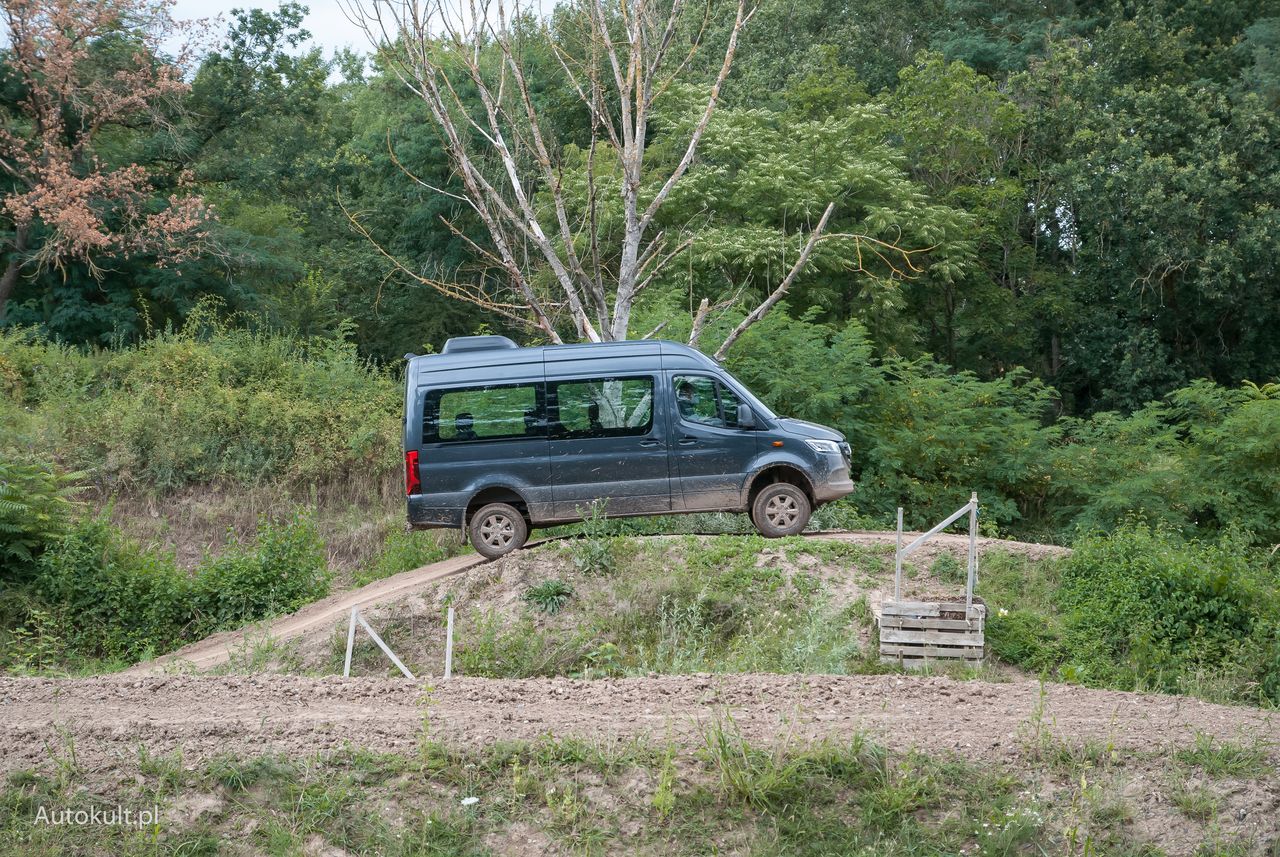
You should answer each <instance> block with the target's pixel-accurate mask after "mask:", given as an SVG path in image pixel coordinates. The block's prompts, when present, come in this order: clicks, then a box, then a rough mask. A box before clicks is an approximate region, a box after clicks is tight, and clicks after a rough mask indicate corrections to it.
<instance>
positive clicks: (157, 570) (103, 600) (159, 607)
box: [34, 517, 196, 660]
mask: <svg viewBox="0 0 1280 857" xmlns="http://www.w3.org/2000/svg"><path fill="white" fill-rule="evenodd" d="M34 589H35V592H36V594H37V596H38V597H39V598H40V599H41V600H43V601H44V602H45V603H46V604H49V605H51V606H52V607H53V608H54V609H55V610H56V611H57V612H58V613H59V614H60V615H61V616H63V617H64V619H65V625H64V627H63V628H62V629H61V631H62V635H63V637H64V639H65V641H66V645H67V649H68V651H69V652H71V653H74V654H77V655H80V656H82V657H88V658H107V659H122V660H136V659H138V658H140V657H142V656H144V655H146V654H148V653H155V652H160V651H163V650H165V649H168V648H172V647H173V646H174V645H175V644H176V643H177V641H178V640H179V639H181V638H182V637H183V633H184V630H185V629H186V628H187V627H188V626H190V625H192V624H193V623H195V622H196V617H194V616H193V615H192V611H191V609H190V607H191V604H192V585H191V580H190V578H188V577H187V575H186V574H184V573H183V572H182V571H181V570H180V569H179V568H178V567H177V566H176V564H175V563H174V561H173V558H172V557H168V556H164V555H161V554H157V553H149V552H146V551H143V550H142V549H141V548H140V547H138V545H136V544H134V543H132V542H128V541H126V540H124V539H122V538H121V537H120V536H119V535H118V534H116V533H115V532H114V531H113V529H112V527H111V525H110V523H109V522H108V521H107V519H106V518H105V517H98V518H91V519H89V520H86V521H83V522H81V523H80V524H78V525H77V526H76V527H75V529H74V530H73V531H72V532H71V533H70V534H69V535H68V536H67V537H66V538H65V539H63V540H62V541H61V542H60V543H59V544H57V545H56V546H54V547H52V548H50V549H49V550H48V551H46V552H45V554H44V555H43V556H42V557H41V558H40V563H39V568H38V571H37V574H36V578H35V581H34Z"/></svg>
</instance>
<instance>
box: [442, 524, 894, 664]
mask: <svg viewBox="0 0 1280 857" xmlns="http://www.w3.org/2000/svg"><path fill="white" fill-rule="evenodd" d="M613 538H615V539H617V540H618V541H619V551H618V565H617V567H616V569H615V570H614V571H613V572H612V573H610V574H607V575H604V576H601V575H598V574H596V573H594V572H587V571H580V572H574V571H572V570H571V568H568V567H566V568H564V569H563V571H562V572H561V576H559V577H556V578H550V579H547V580H543V581H540V582H538V583H535V584H533V585H532V586H531V587H530V588H529V590H528V591H527V592H526V593H525V600H526V601H527V602H528V603H529V604H530V605H531V606H534V607H535V608H536V609H537V610H539V611H542V612H543V613H544V614H545V616H546V618H545V619H542V620H540V621H535V620H534V617H533V616H531V615H515V616H512V615H510V614H507V613H504V612H501V611H500V610H490V609H485V608H480V607H472V608H467V607H466V605H465V604H464V605H461V609H460V611H459V625H458V627H459V629H460V630H461V633H459V634H458V637H457V643H456V650H455V658H456V661H455V663H456V666H457V667H458V668H459V670H460V671H461V673H462V674H464V675H479V676H489V677H495V678H496V677H501V678H523V677H530V676H546V675H577V676H585V677H600V676H621V675H644V674H647V673H661V674H687V673H693V672H773V673H806V672H807V673H834V674H851V673H860V672H883V671H885V668H883V667H881V665H880V664H879V662H878V658H877V657H876V656H875V652H874V650H873V649H872V648H870V647H868V646H865V645H864V644H863V641H862V637H863V636H864V635H865V634H866V633H867V632H868V629H869V627H870V625H871V621H872V620H871V616H870V612H869V610H868V609H867V604H866V601H865V599H858V598H853V597H852V596H851V595H844V596H843V597H842V599H837V598H836V597H835V595H834V594H833V592H832V590H831V586H830V585H829V584H828V583H826V582H824V581H823V580H821V579H819V578H818V577H816V576H815V575H813V574H811V573H809V572H807V571H804V570H802V569H801V568H799V567H797V566H796V562H797V561H798V560H801V559H803V557H804V553H805V551H808V550H813V551H820V552H822V553H823V554H824V556H823V557H821V558H817V557H815V558H814V559H815V560H816V561H818V562H823V563H830V567H831V568H832V570H833V572H834V573H835V574H836V575H847V576H849V577H851V578H852V577H854V576H855V575H857V574H859V570H858V569H859V565H860V564H861V563H863V562H864V561H865V560H866V557H867V554H866V553H865V551H864V550H863V549H861V548H858V549H855V550H848V548H849V547H850V546H837V547H834V548H833V547H832V546H830V545H828V544H827V543H824V542H806V541H800V540H796V541H790V540H782V541H779V542H766V540H764V539H762V538H760V537H758V536H720V537H716V538H702V537H696V536H681V537H676V538H675V539H672V540H662V541H647V542H646V541H640V540H636V539H633V538H631V537H625V536H621V537H613ZM574 544H576V543H571V544H569V545H558V546H556V547H554V548H552V549H551V550H555V551H559V552H560V553H561V554H562V555H567V554H568V553H569V552H571V551H572V550H573V545H574ZM855 547H856V546H855ZM566 558H567V556H566ZM569 565H570V563H568V562H566V566H569ZM566 572H567V573H566ZM837 579H838V577H837Z"/></svg>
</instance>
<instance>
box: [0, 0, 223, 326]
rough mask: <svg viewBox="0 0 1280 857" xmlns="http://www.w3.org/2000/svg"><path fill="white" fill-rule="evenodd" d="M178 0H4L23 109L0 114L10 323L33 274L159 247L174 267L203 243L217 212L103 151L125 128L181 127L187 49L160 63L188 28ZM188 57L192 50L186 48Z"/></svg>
mask: <svg viewBox="0 0 1280 857" xmlns="http://www.w3.org/2000/svg"><path fill="white" fill-rule="evenodd" d="M170 7H171V0H159V2H157V0H4V2H3V4H0V16H3V20H4V25H5V28H6V32H7V36H8V46H7V48H6V49H5V50H4V51H3V53H0V68H2V69H3V71H4V72H5V73H6V74H7V75H8V76H9V77H10V79H11V81H12V83H14V84H16V86H17V88H18V90H19V92H20V95H19V97H18V100H17V102H16V106H15V107H14V108H13V109H11V110H10V111H8V112H7V115H5V114H0V169H2V170H3V173H4V176H3V178H4V187H5V190H4V197H3V199H2V200H0V223H2V222H3V221H5V220H7V221H9V224H8V225H9V226H10V228H9V229H7V230H6V232H7V233H8V234H7V240H6V242H5V246H4V247H3V258H4V262H3V265H4V267H3V274H0V320H3V318H4V313H5V308H6V305H7V303H8V301H9V298H10V297H11V296H12V294H13V291H14V289H15V287H16V286H17V284H18V280H19V277H20V276H22V275H23V273H24V272H29V273H37V272H40V271H42V270H45V269H49V268H53V269H55V270H65V267H66V265H68V264H69V263H73V262H78V263H83V264H85V265H86V266H87V267H88V268H89V270H90V272H91V273H93V274H94V275H95V276H100V275H101V272H102V268H101V265H102V263H103V261H104V260H106V259H110V258H112V257H117V258H119V257H125V256H130V255H135V254H143V253H148V254H150V253H154V254H156V256H157V261H158V263H159V264H162V265H163V264H172V263H175V262H178V261H181V260H182V259H185V258H187V257H189V256H191V255H193V254H195V253H196V252H198V250H199V248H200V247H201V244H202V238H203V227H204V225H205V224H206V222H207V221H208V219H209V217H210V216H211V215H210V212H209V209H208V208H207V206H206V205H205V204H204V202H203V201H202V200H201V199H200V198H199V197H198V196H196V195H193V194H190V193H187V192H186V189H185V188H184V187H183V186H182V185H184V184H185V183H186V181H187V179H186V177H185V176H182V177H180V179H179V182H178V185H179V186H178V187H177V188H175V189H174V191H175V192H173V193H171V194H169V195H168V198H167V199H157V193H156V186H155V181H154V179H155V176H154V175H153V174H152V171H151V170H149V169H148V168H147V167H145V166H142V165H140V164H138V163H133V162H127V163H120V162H118V161H119V158H112V157H110V156H108V155H106V154H104V152H103V151H100V148H102V149H106V148H109V147H106V146H104V147H100V146H99V143H100V141H103V140H105V139H111V140H112V143H114V144H115V146H117V147H118V145H119V137H120V135H121V134H127V133H130V132H137V131H143V130H147V131H156V130H160V131H164V130H170V129H171V123H172V117H173V116H174V115H175V112H176V110H177V108H178V101H179V99H180V98H181V96H182V95H183V94H184V93H185V92H186V91H187V89H188V84H187V83H186V81H185V80H184V79H183V76H182V64H183V62H184V60H185V57H184V56H181V55H180V57H179V59H178V60H177V61H176V62H165V61H162V60H161V59H160V57H161V45H162V43H163V42H165V41H166V40H167V39H169V38H171V37H172V36H174V34H175V33H178V32H179V31H181V30H182V29H184V25H182V24H179V23H177V22H175V21H174V20H173V18H172V16H171V15H170ZM183 53H185V51H184V52H183Z"/></svg>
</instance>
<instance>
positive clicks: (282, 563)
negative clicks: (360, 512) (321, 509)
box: [193, 514, 329, 628]
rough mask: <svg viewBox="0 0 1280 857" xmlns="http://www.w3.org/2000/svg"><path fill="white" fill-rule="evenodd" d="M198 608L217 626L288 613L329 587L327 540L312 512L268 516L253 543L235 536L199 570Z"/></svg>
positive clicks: (195, 595)
mask: <svg viewBox="0 0 1280 857" xmlns="http://www.w3.org/2000/svg"><path fill="white" fill-rule="evenodd" d="M194 590H195V591H194V599H195V600H194V604H193V606H194V609H195V610H196V611H197V612H198V613H199V614H200V616H201V619H202V621H203V623H204V624H205V625H207V626H210V627H212V628H225V627H232V626H238V625H243V624H244V623H246V622H252V621H254V620H255V619H260V618H262V617H263V616H271V615H274V614H278V613H287V612H289V611H291V610H296V609H297V608H299V607H301V606H303V605H304V604H309V603H310V602H312V601H315V600H316V599H319V598H322V597H324V596H325V595H326V594H328V592H329V568H328V563H327V562H326V557H325V547H324V541H323V540H322V539H321V538H320V534H319V533H318V532H317V531H316V526H315V521H314V520H312V519H311V518H310V517H309V516H307V515H303V514H295V515H294V517H293V518H292V519H290V520H288V521H286V522H284V523H281V524H277V523H272V522H271V521H268V520H264V521H262V523H261V524H260V526H259V528H258V537H257V540H256V541H255V542H254V543H252V544H246V543H244V542H240V541H236V540H234V539H232V541H231V543H230V544H229V546H228V547H227V550H226V551H225V552H224V553H223V554H222V555H221V556H219V557H217V558H216V559H212V560H208V561H207V562H206V563H205V564H204V565H203V566H202V567H201V569H200V572H199V574H198V575H197V576H196V579H195V585H194Z"/></svg>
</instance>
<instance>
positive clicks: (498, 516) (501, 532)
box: [467, 503, 529, 559]
mask: <svg viewBox="0 0 1280 857" xmlns="http://www.w3.org/2000/svg"><path fill="white" fill-rule="evenodd" d="M467 534H468V535H469V536H470V537H471V545H472V547H474V548H475V549H476V550H477V551H479V553H480V555H481V556H487V557H488V558H489V559H497V558H498V557H500V556H504V555H506V554H509V553H511V552H512V551H513V550H516V549H518V548H522V547H524V543H525V541H527V540H528V538H529V525H528V524H527V523H526V522H525V519H524V515H521V514H520V512H519V511H517V510H516V508H515V507H514V506H509V505H507V504H506V503H490V504H489V505H487V506H482V507H481V508H480V510H479V511H478V512H476V513H475V514H474V515H472V516H471V523H469V524H468V525H467Z"/></svg>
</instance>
